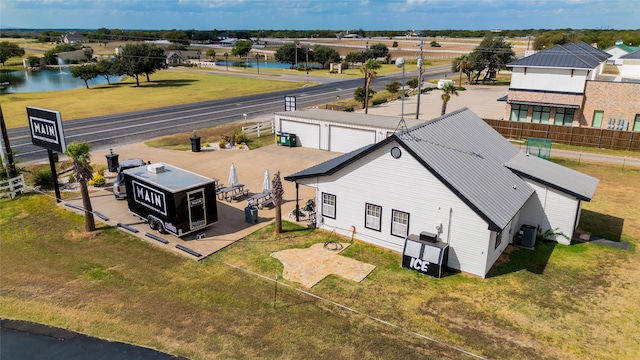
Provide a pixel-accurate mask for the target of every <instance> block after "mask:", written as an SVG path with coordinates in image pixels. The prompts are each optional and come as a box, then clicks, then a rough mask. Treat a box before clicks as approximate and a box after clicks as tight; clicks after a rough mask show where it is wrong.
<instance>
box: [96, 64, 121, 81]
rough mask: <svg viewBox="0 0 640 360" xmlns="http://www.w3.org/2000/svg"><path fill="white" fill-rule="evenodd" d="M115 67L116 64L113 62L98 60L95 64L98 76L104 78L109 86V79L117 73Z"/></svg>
mask: <svg viewBox="0 0 640 360" xmlns="http://www.w3.org/2000/svg"><path fill="white" fill-rule="evenodd" d="M115 65H116V63H115V62H114V61H111V60H108V59H100V60H99V61H98V62H97V63H96V67H97V69H98V75H99V76H102V77H104V78H105V79H106V80H107V84H109V85H111V77H112V76H115V75H116V73H117V72H118V71H117V69H116V66H115Z"/></svg>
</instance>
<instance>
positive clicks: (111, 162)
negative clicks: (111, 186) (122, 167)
mask: <svg viewBox="0 0 640 360" xmlns="http://www.w3.org/2000/svg"><path fill="white" fill-rule="evenodd" d="M105 156H106V157H107V168H108V170H109V172H112V173H114V172H118V165H119V164H120V163H119V162H118V154H114V153H113V151H112V150H111V149H109V154H107V155H105Z"/></svg>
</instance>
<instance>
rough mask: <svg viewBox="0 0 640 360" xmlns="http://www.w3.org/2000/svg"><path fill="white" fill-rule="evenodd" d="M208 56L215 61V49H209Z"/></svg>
mask: <svg viewBox="0 0 640 360" xmlns="http://www.w3.org/2000/svg"><path fill="white" fill-rule="evenodd" d="M206 55H207V56H208V57H210V58H211V59H215V58H216V51H215V50H213V49H209V50H207V52H206Z"/></svg>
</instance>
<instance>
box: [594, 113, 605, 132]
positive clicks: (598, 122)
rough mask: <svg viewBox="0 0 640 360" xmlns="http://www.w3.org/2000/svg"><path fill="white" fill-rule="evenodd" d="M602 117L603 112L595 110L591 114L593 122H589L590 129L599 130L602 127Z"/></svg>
mask: <svg viewBox="0 0 640 360" xmlns="http://www.w3.org/2000/svg"><path fill="white" fill-rule="evenodd" d="M603 117H604V111H602V110H596V111H594V112H593V121H592V122H591V127H594V128H598V129H599V128H601V127H602V118H603Z"/></svg>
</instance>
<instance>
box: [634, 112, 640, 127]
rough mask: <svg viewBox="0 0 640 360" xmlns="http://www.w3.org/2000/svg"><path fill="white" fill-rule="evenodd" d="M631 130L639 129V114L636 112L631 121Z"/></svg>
mask: <svg viewBox="0 0 640 360" xmlns="http://www.w3.org/2000/svg"><path fill="white" fill-rule="evenodd" d="M633 131H640V114H636V119H635V120H634V121H633Z"/></svg>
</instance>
